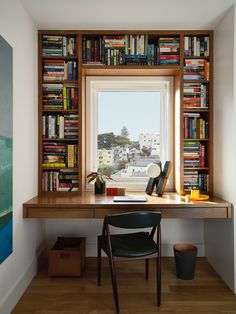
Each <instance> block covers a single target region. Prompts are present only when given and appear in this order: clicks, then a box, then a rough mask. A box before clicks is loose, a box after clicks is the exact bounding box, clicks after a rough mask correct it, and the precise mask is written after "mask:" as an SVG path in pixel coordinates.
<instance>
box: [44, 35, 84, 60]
mask: <svg viewBox="0 0 236 314" xmlns="http://www.w3.org/2000/svg"><path fill="white" fill-rule="evenodd" d="M76 38H77V37H76ZM76 38H75V37H71V36H55V35H43V38H42V54H43V56H64V57H69V56H76V55H77V47H78V43H77V41H76Z"/></svg>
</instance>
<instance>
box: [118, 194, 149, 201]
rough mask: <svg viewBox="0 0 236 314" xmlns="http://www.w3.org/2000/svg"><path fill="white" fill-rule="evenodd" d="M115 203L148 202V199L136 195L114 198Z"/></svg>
mask: <svg viewBox="0 0 236 314" xmlns="http://www.w3.org/2000/svg"><path fill="white" fill-rule="evenodd" d="M113 202H147V198H146V197H145V196H136V195H132V196H131V195H125V196H114V198H113Z"/></svg>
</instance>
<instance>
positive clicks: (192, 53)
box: [184, 36, 210, 57]
mask: <svg viewBox="0 0 236 314" xmlns="http://www.w3.org/2000/svg"><path fill="white" fill-rule="evenodd" d="M184 54H185V56H186V57H209V54H210V40H209V36H184Z"/></svg>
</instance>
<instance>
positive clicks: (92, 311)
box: [12, 258, 236, 314]
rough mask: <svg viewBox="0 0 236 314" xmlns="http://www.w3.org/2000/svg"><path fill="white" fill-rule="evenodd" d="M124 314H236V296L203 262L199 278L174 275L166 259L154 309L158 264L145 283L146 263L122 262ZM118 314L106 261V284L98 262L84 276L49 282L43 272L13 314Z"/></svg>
mask: <svg viewBox="0 0 236 314" xmlns="http://www.w3.org/2000/svg"><path fill="white" fill-rule="evenodd" d="M117 276H118V290H119V296H120V308H121V311H120V313H121V314H131V313H132V314H149V313H150V314H152V313H153V314H154V313H181V314H187V313H189V314H190V313H191V314H199V313H205V314H217V313H224V314H232V313H236V295H234V294H233V293H232V292H231V290H230V289H229V288H228V287H227V286H226V285H225V283H224V282H223V281H222V280H221V279H220V277H219V276H218V275H217V274H216V272H215V271H214V270H213V269H212V267H211V266H210V265H209V264H208V263H207V262H206V260H205V259H204V258H199V259H198V260H197V266H196V273H195V279H194V280H181V279H177V278H176V276H175V265H174V259H173V258H163V270H162V305H161V307H160V308H157V307H156V306H155V300H156V297H155V264H154V263H153V262H151V264H150V279H149V281H146V280H145V279H144V263H143V261H136V262H120V263H117ZM114 312H115V307H114V301H113V295H112V288H111V280H110V274H109V268H108V263H107V260H104V261H103V268H102V285H101V287H97V284H96V259H95V258H88V259H87V260H86V272H85V274H84V276H83V277H81V278H49V277H48V276H47V271H46V269H44V270H42V271H40V272H39V273H38V274H37V275H36V277H35V278H34V280H33V281H32V283H31V284H30V286H29V288H28V289H27V290H26V292H25V293H24V295H23V297H22V298H21V300H20V301H19V302H18V304H17V305H16V307H15V309H14V310H13V312H12V313H13V314H28V313H31V314H33V313H35V314H36V313H37V314H60V313H61V314H62V313H63V314H77V313H79V314H84V313H89V314H110V313H114Z"/></svg>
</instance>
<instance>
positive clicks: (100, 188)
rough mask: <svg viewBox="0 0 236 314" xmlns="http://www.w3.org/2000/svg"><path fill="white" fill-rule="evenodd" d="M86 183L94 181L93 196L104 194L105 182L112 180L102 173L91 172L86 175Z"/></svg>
mask: <svg viewBox="0 0 236 314" xmlns="http://www.w3.org/2000/svg"><path fill="white" fill-rule="evenodd" d="M87 179H88V183H90V182H92V181H95V183H94V191H95V194H104V193H105V192H106V181H109V180H112V178H111V177H110V176H109V175H107V174H105V173H102V172H96V171H92V172H91V173H90V174H88V175H87Z"/></svg>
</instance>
